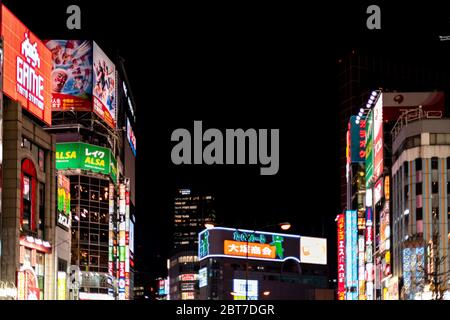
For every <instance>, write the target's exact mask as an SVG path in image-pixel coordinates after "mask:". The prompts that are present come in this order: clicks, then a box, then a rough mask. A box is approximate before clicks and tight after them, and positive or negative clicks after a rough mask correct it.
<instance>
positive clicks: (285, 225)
mask: <svg viewBox="0 0 450 320" xmlns="http://www.w3.org/2000/svg"><path fill="white" fill-rule="evenodd" d="M273 226H279V227H280V228H281V229H282V230H284V231H285V230H288V229H290V228H291V224H290V223H289V222H281V223H277V224H270V225H266V226H263V227H259V228H254V229H253V231H252V233H250V234H247V235H246V236H245V241H246V246H245V248H246V250H245V257H246V259H245V300H248V240H249V239H250V237H251V236H252V235H253V234H255V233H256V229H259V230H263V229H267V228H270V227H273ZM269 294H270V292H269Z"/></svg>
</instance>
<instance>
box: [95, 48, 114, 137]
mask: <svg viewBox="0 0 450 320" xmlns="http://www.w3.org/2000/svg"><path fill="white" fill-rule="evenodd" d="M93 86H94V88H93V96H94V112H95V113H96V114H97V115H98V116H99V117H100V118H101V119H102V120H103V121H105V122H106V123H107V124H108V125H109V126H110V127H111V128H113V129H115V128H116V115H117V107H116V106H117V92H116V91H117V85H116V66H115V65H114V63H112V61H111V60H110V59H109V58H108V57H107V56H106V54H105V53H104V52H103V50H102V49H100V47H99V46H98V45H97V44H96V43H95V42H94V83H93Z"/></svg>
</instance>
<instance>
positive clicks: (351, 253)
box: [345, 210, 358, 300]
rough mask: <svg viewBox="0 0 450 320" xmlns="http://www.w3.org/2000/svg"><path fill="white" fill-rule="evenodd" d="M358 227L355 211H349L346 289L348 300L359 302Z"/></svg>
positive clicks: (347, 222) (346, 237)
mask: <svg viewBox="0 0 450 320" xmlns="http://www.w3.org/2000/svg"><path fill="white" fill-rule="evenodd" d="M357 237H358V226H357V213H356V211H355V210H347V211H346V214H345V240H346V244H345V247H346V253H345V261H346V268H345V269H346V287H347V300H357V299H358V295H357V293H358V292H357V291H358V289H357V288H358V239H357Z"/></svg>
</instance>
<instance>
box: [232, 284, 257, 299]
mask: <svg viewBox="0 0 450 320" xmlns="http://www.w3.org/2000/svg"><path fill="white" fill-rule="evenodd" d="M233 296H234V297H233V299H234V300H245V299H246V298H247V300H258V280H245V279H233Z"/></svg>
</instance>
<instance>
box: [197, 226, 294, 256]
mask: <svg viewBox="0 0 450 320" xmlns="http://www.w3.org/2000/svg"><path fill="white" fill-rule="evenodd" d="M247 243H248V246H247ZM247 247H248V257H249V259H254V260H269V261H278V262H282V261H285V260H286V259H288V258H289V259H294V260H296V261H297V262H300V236H297V235H290V234H281V233H270V232H262V231H252V230H242V229H232V228H222V227H217V228H212V229H205V230H203V231H202V232H200V233H199V260H203V259H205V258H207V257H233V258H238V259H246V258H247Z"/></svg>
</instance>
